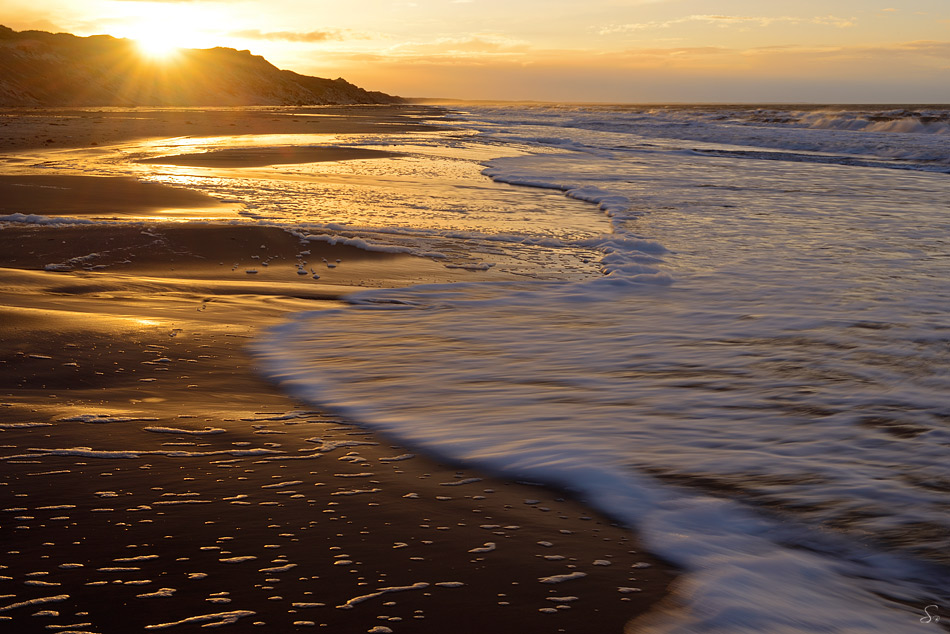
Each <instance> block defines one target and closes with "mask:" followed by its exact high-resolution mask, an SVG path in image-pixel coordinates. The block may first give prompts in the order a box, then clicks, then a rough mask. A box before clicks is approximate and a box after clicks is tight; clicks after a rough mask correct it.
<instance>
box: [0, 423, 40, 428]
mask: <svg viewBox="0 0 950 634" xmlns="http://www.w3.org/2000/svg"><path fill="white" fill-rule="evenodd" d="M52 426H53V424H52V423H0V429H26V428H29V427H52Z"/></svg>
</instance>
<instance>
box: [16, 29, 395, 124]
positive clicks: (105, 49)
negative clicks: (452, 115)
mask: <svg viewBox="0 0 950 634" xmlns="http://www.w3.org/2000/svg"><path fill="white" fill-rule="evenodd" d="M401 102H402V99H400V98H398V97H393V96H390V95H386V94H384V93H381V92H370V91H366V90H363V89H362V88H359V87H357V86H354V85H353V84H350V83H349V82H347V81H345V80H343V79H323V78H320V77H309V76H306V75H299V74H297V73H294V72H292V71H289V70H280V69H279V68H277V67H276V66H274V65H273V64H271V63H270V62H268V61H267V60H266V59H264V58H263V57H260V56H258V55H252V54H251V53H250V51H237V50H235V49H231V48H211V49H184V50H182V51H181V52H180V53H179V54H178V55H177V56H175V57H174V58H173V59H171V60H168V61H164V62H156V61H150V60H148V59H146V58H145V57H143V56H142V55H140V54H139V53H138V50H137V49H136V46H135V43H134V42H133V41H131V40H126V39H118V38H114V37H111V36H108V35H94V36H91V37H77V36H75V35H70V34H68V33H46V32H44V31H21V32H17V31H14V30H12V29H9V28H7V27H5V26H0V106H5V107H16V106H257V105H260V106H268V105H287V106H297V105H315V104H374V103H401Z"/></svg>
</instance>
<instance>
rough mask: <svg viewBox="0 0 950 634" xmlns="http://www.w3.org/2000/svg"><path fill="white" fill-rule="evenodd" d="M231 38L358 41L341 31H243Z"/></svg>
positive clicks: (233, 33)
mask: <svg viewBox="0 0 950 634" xmlns="http://www.w3.org/2000/svg"><path fill="white" fill-rule="evenodd" d="M230 35H231V36H233V37H240V38H244V39H248V40H270V41H281V42H327V41H331V40H345V39H358V38H351V37H347V35H346V33H344V32H343V31H309V32H307V33H301V32H298V31H267V32H264V31H258V30H256V29H248V30H245V31H234V32H232V33H230Z"/></svg>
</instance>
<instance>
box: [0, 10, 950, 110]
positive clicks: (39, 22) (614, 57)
mask: <svg viewBox="0 0 950 634" xmlns="http://www.w3.org/2000/svg"><path fill="white" fill-rule="evenodd" d="M763 5H765V3H762V2H759V1H750V0H587V1H586V2H583V3H579V2H576V1H575V0H570V1H569V0H521V1H518V2H511V1H510V0H413V1H403V0H398V1H391V0H350V1H349V2H339V0H332V1H329V0H267V1H266V2H265V1H263V0H163V1H148V2H146V1H140V0H33V1H29V0H0V16H3V17H2V20H0V23H3V24H5V25H6V26H9V27H11V28H14V29H17V30H23V29H28V28H38V29H43V30H52V31H67V32H71V33H75V34H77V35H93V34H100V33H107V34H111V35H115V36H118V37H137V38H143V39H149V40H151V41H152V42H153V43H154V42H156V41H157V42H160V43H166V44H176V45H180V46H185V47H201V48H204V47H211V46H230V47H235V48H239V49H250V50H251V51H252V52H254V53H256V54H260V55H263V56H264V57H266V58H267V59H268V60H270V61H271V62H272V63H274V64H275V65H277V66H279V67H281V68H289V69H291V70H295V71H297V72H301V73H306V74H313V75H318V76H324V77H331V78H333V77H337V76H342V77H345V78H346V79H348V80H349V81H352V82H353V83H356V84H358V85H360V86H362V87H365V88H368V89H371V90H383V91H385V92H389V93H393V94H400V95H403V96H412V97H426V96H428V97H454V98H468V99H480V98H481V99H537V100H553V101H609V102H669V101H687V102H696V101H717V102H722V101H736V102H755V101H758V102H763V101H779V102H796V101H797V102H802V101H808V102H837V103H841V102H852V103H854V102H891V103H895V102H901V103H910V102H924V103H936V102H943V103H946V102H950V2H948V0H903V1H902V2H901V3H893V0H824V1H817V0H798V1H796V2H794V3H788V2H783V3H768V5H766V6H763Z"/></svg>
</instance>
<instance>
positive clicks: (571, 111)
mask: <svg viewBox="0 0 950 634" xmlns="http://www.w3.org/2000/svg"><path fill="white" fill-rule="evenodd" d="M314 116H318V115H314ZM420 116H423V115H420ZM427 116H428V115H427ZM434 123H436V124H437V127H434V128H433V130H432V131H429V132H411V133H394V134H374V135H365V134H364V135H328V136H326V137H325V138H323V137H319V138H318V137H314V136H312V135H311V136H308V137H299V138H282V137H258V138H256V139H255V140H254V141H253V142H254V143H256V144H259V145H279V144H287V143H295V144H324V145H335V146H353V147H368V148H375V149H386V150H390V151H393V152H396V153H398V156H397V157H396V158H393V159H388V160H382V161H380V160H366V161H344V162H337V163H312V164H302V165H291V166H279V168H273V169H270V170H269V171H267V170H258V171H256V172H255V171H253V170H251V171H243V172H239V171H235V172H234V173H233V174H230V175H224V176H222V175H218V176H201V175H200V173H199V172H197V171H196V170H195V169H193V168H192V169H188V168H182V169H181V170H179V171H175V170H171V169H170V170H164V171H161V172H154V171H152V172H146V171H143V172H142V173H141V175H142V176H143V177H145V178H149V179H152V180H157V181H160V182H164V183H166V184H173V185H174V184H181V185H186V186H189V187H196V188H199V189H202V190H203V191H206V192H209V193H211V194H213V195H215V196H217V197H219V198H221V199H224V200H228V201H231V202H236V203H241V204H242V205H243V209H244V211H243V212H242V219H243V221H246V222H256V223H265V224H276V225H280V226H285V227H288V228H291V229H293V230H294V231H297V232H300V233H301V235H311V236H319V238H318V239H321V240H325V241H329V242H334V243H343V244H353V245H357V246H360V247H362V248H367V249H373V250H380V251H400V252H407V253H415V254H418V255H420V256H424V257H428V258H430V259H434V260H435V261H437V262H441V263H443V264H444V265H445V266H446V267H449V268H451V269H462V270H467V271H468V272H469V273H470V275H469V276H468V279H469V280H470V281H466V282H461V283H455V284H442V285H438V284H432V285H425V286H415V287H409V288H400V289H393V290H371V291H366V292H361V293H357V294H354V295H352V296H349V297H348V298H347V299H346V301H345V304H343V305H340V306H333V307H331V308H329V309H324V310H315V311H312V312H306V313H301V314H296V315H293V316H291V317H289V318H288V319H287V320H286V321H285V322H283V323H282V324H281V325H279V326H277V327H274V328H272V329H270V330H268V331H266V332H264V333H263V334H262V335H261V337H260V338H259V340H258V341H257V342H256V343H255V345H254V350H255V353H256V355H257V358H258V360H259V362H260V364H261V366H262V368H263V371H264V373H265V374H266V375H267V376H268V377H269V378H271V379H272V380H274V381H276V382H278V383H279V384H280V385H281V386H283V387H284V388H285V389H286V390H287V391H289V392H291V393H293V394H294V395H295V396H298V397H301V398H303V399H306V400H307V401H309V402H311V403H313V404H314V406H316V407H319V408H323V409H325V410H329V411H332V412H335V413H337V414H339V415H341V416H344V417H346V418H347V419H348V420H350V421H352V422H354V423H357V424H359V425H362V426H365V427H367V428H369V429H373V430H377V431H379V432H382V433H384V434H386V435H388V436H389V437H391V438H395V439H398V440H399V441H400V442H402V443H405V444H406V445H408V446H410V447H413V448H415V449H417V450H419V451H423V452H427V453H429V454H432V455H435V456H438V457H441V458H444V459H446V460H450V461H453V462H457V463H461V464H467V465H470V466H473V467H477V468H480V469H483V470H485V471H487V472H491V473H494V474H497V475H500V476H503V477H506V478H509V479H512V480H517V481H527V482H534V483H541V484H546V485H550V486H553V487H557V488H559V489H562V490H565V491H567V492H569V493H570V494H572V495H575V496H577V497H578V498H580V499H582V500H584V501H585V502H586V503H587V504H589V505H590V506H592V507H594V508H596V509H597V510H599V511H601V512H603V513H605V514H606V515H608V516H609V517H611V518H613V519H615V520H616V521H618V522H622V523H624V524H626V525H628V526H630V528H631V530H632V531H634V532H635V533H636V534H637V535H638V536H639V537H640V539H641V540H642V544H643V547H644V548H645V549H647V550H649V551H650V552H652V553H654V554H656V555H658V556H660V557H661V558H663V559H665V560H667V561H669V562H670V563H671V564H673V565H674V566H676V567H678V568H679V569H681V570H682V576H681V577H680V579H679V580H678V581H677V583H676V584H675V585H674V586H673V588H672V589H671V592H672V594H671V597H670V599H669V600H667V601H664V602H663V603H662V604H661V605H659V606H658V607H657V608H656V610H655V611H654V612H653V613H651V614H648V615H647V616H646V617H644V618H643V619H641V620H639V621H636V622H634V623H633V624H631V626H630V628H631V629H630V631H631V632H645V633H661V632H662V633H673V632H676V633H683V632H708V633H723V634H725V633H729V634H740V633H746V632H748V633H752V632H769V633H773V632H774V633H792V632H836V633H839V632H840V633H846V632H847V633H851V632H854V633H857V632H887V633H894V632H910V631H936V630H937V629H939V628H940V627H941V626H943V625H946V623H947V622H948V621H950V315H948V311H950V106H934V105H894V106H856V105H844V106H833V105H822V106H811V105H809V106H804V105H797V106H747V105H739V106H732V105H671V106H655V105H650V106H641V105H578V104H505V105H489V104H452V105H448V106H444V107H443V108H442V114H441V120H438V121H435V122H434ZM198 142H199V141H197V140H195V139H181V140H165V141H162V142H160V143H159V144H158V145H156V146H155V147H153V148H151V151H155V152H166V153H167V152H169V151H173V150H176V148H177V149H184V150H189V149H192V148H193V146H194V144H195V143H198ZM244 142H245V143H247V142H249V141H247V140H245V141H244ZM200 143H203V144H204V145H205V147H206V148H207V147H214V144H215V143H219V144H225V143H233V141H227V140H224V139H221V140H215V139H206V140H202V141H200ZM137 169H142V170H152V169H154V168H153V167H147V168H146V167H140V168H137ZM941 614H943V615H946V616H945V618H943V620H942V622H940V621H939V618H940V615H941ZM927 628H930V629H927Z"/></svg>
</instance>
